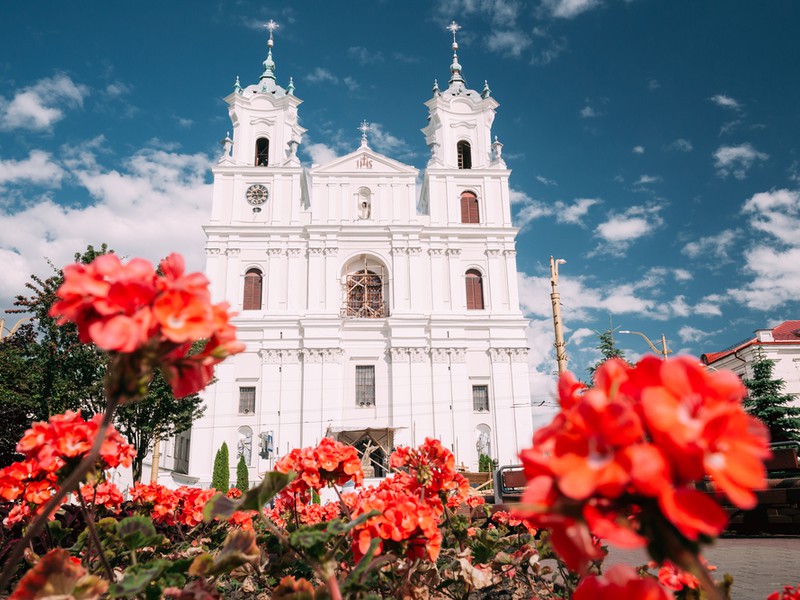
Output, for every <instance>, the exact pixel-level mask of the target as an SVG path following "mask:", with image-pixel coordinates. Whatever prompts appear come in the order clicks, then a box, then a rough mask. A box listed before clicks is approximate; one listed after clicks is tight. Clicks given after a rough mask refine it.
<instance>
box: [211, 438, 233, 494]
mask: <svg viewBox="0 0 800 600" xmlns="http://www.w3.org/2000/svg"><path fill="white" fill-rule="evenodd" d="M230 486H231V467H230V458H229V457H228V444H227V443H225V442H222V446H221V447H220V449H219V450H217V454H216V456H215V457H214V471H213V473H212V475H211V487H212V488H214V489H215V490H217V491H220V492H227V491H228V488H230Z"/></svg>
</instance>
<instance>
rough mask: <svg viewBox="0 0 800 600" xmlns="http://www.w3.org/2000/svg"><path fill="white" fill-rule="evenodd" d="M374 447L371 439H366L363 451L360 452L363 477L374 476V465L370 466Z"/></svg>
mask: <svg viewBox="0 0 800 600" xmlns="http://www.w3.org/2000/svg"><path fill="white" fill-rule="evenodd" d="M375 448H376V446H373V445H372V440H369V439H368V440H367V445H366V447H365V448H364V452H362V454H361V470H362V471H364V477H375V467H373V466H372V451H373V450H374V449H375Z"/></svg>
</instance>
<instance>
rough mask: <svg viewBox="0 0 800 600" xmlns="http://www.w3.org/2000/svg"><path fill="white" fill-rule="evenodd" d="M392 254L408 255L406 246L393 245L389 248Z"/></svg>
mask: <svg viewBox="0 0 800 600" xmlns="http://www.w3.org/2000/svg"><path fill="white" fill-rule="evenodd" d="M390 252H391V253H392V256H407V255H408V248H406V247H404V246H395V247H394V248H392V249H391V250H390Z"/></svg>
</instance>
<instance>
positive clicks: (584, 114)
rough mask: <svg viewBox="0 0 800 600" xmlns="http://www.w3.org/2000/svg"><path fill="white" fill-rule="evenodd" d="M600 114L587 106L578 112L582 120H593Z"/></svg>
mask: <svg viewBox="0 0 800 600" xmlns="http://www.w3.org/2000/svg"><path fill="white" fill-rule="evenodd" d="M601 114H602V113H599V112H597V111H596V110H595V109H594V108H592V107H591V106H589V105H588V104H587V105H586V106H584V107H583V108H582V109H581V110H580V115H581V118H582V119H593V118H595V117H599V116H600V115H601Z"/></svg>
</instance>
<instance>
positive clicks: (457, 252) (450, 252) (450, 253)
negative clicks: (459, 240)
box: [447, 248, 461, 256]
mask: <svg viewBox="0 0 800 600" xmlns="http://www.w3.org/2000/svg"><path fill="white" fill-rule="evenodd" d="M447 256H461V248H448V249H447Z"/></svg>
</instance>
